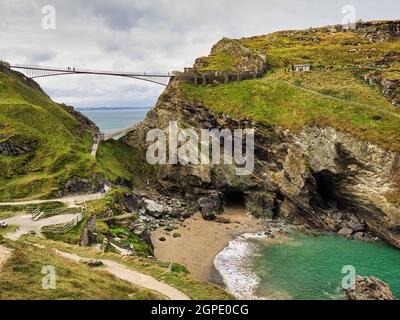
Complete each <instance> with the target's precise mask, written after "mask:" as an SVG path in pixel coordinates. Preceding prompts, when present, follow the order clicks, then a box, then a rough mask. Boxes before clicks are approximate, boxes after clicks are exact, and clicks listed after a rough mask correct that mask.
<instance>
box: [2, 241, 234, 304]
mask: <svg viewBox="0 0 400 320" xmlns="http://www.w3.org/2000/svg"><path fill="white" fill-rule="evenodd" d="M26 240H28V241H29V242H32V243H36V244H38V245H41V246H45V247H47V248H48V251H51V250H50V249H52V248H55V249H58V250H61V251H64V252H69V253H73V254H77V255H79V256H81V257H85V258H90V259H108V260H113V261H116V262H118V263H121V264H123V265H125V266H126V267H128V268H129V269H132V270H135V271H138V272H141V273H144V274H147V275H150V276H152V277H154V278H155V279H157V280H159V281H162V282H165V283H167V284H169V285H170V286H172V287H174V288H176V289H178V290H180V291H182V292H183V293H185V294H187V295H188V296H189V297H190V298H191V299H193V300H232V299H234V298H233V297H232V296H231V295H230V294H228V293H227V292H225V291H224V290H223V289H221V288H220V287H217V286H215V285H213V284H209V283H203V282H199V281H197V280H194V279H193V278H192V277H191V276H190V274H189V273H188V271H186V269H185V267H183V266H180V265H178V264H173V266H172V270H169V267H170V263H168V262H160V261H156V260H152V259H146V258H142V257H122V256H121V255H118V254H114V253H105V254H101V253H99V252H98V251H96V250H93V249H90V248H86V247H78V246H73V245H69V244H65V243H60V242H56V241H50V240H43V239H39V238H32V237H27V238H26ZM0 283H1V281H0ZM0 288H1V287H0Z"/></svg>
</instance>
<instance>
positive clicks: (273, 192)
mask: <svg viewBox="0 0 400 320" xmlns="http://www.w3.org/2000/svg"><path fill="white" fill-rule="evenodd" d="M374 25H375V24H374ZM385 25H386V24H385ZM396 25H397V24H396ZM376 26H379V27H378V29H379V30H381V28H383V27H382V25H381V24H377V25H375V27H376ZM371 28H373V27H371V26H370V25H369V24H366V25H365V28H364V29H363V30H364V31H363V30H360V33H362V35H363V37H364V36H366V35H367V34H370V33H374V31H373V30H371ZM318 30H319V31H316V32H314V31H313V32H312V33H313V37H312V38H311V39H314V38H315V36H316V34H315V33H317V35H318V36H319V37H320V38H322V37H331V36H332V33H331V31H326V32H327V33H328V35H326V34H325V33H323V32H324V31H321V29H318ZM383 30H386V29H385V28H383ZM396 30H397V29H396ZM396 30H394V31H388V33H385V32H383V31H382V32H381V31H379V32H378V31H377V32H378V33H379V36H381V37H383V38H384V40H383V41H386V40H387V39H392V38H393V37H397V36H398V34H397V33H396V32H397V31H396ZM309 32H310V31H305V32H304V34H301V36H300V32H294V33H290V34H291V37H295V39H297V40H293V46H295V45H296V44H297V43H296V41H301V42H304V41H309V40H308V39H310V38H309ZM335 33H336V31H335ZM378 33H377V35H378ZM338 36H340V37H345V38H347V37H349V34H348V33H347V31H346V32H343V33H340V32H339V31H338V34H335V35H334V37H336V38H337V37H338ZM271 37H272V36H271ZM279 37H283V38H285V48H287V47H288V45H287V44H288V43H289V44H290V41H289V42H288V40H287V37H288V32H285V33H283V35H279V36H277V35H274V38H273V41H274V42H275V43H280V41H281V39H280V38H279ZM351 37H358V35H355V34H353V33H352V34H351ZM265 39H268V40H265ZM299 39H300V40H299ZM289 40H290V39H289ZM372 40H373V41H375V40H376V39H375V38H374V39H372ZM372 40H371V41H372ZM227 41H229V40H226V39H224V40H223V41H222V42H220V43H219V44H217V45H216V47H214V49H213V51H212V53H211V55H210V57H208V58H202V59H199V60H197V61H196V63H195V68H207V67H209V66H210V65H211V66H212V68H213V69H214V68H215V67H216V65H217V62H218V61H219V59H221V58H222V57H225V62H226V59H227V58H226V55H227V52H230V51H229V49H227V48H229V45H227V44H226V42H227ZM262 41H267V44H266V48H267V49H266V51H265V53H266V56H267V60H268V65H269V66H270V67H271V68H272V72H280V71H279V68H280V66H282V65H281V64H280V62H278V58H279V57H278V56H277V53H276V51H275V50H276V49H274V48H272V47H271V43H270V41H272V40H271V39H270V38H269V36H265V37H259V38H256V39H254V38H251V39H242V40H241V43H242V44H245V45H246V46H247V48H252V50H253V51H257V52H259V51H260V48H261V47H263V42H262ZM326 41H328V40H326ZM330 41H331V40H329V42H327V44H326V47H323V46H322V45H321V42H319V44H318V46H319V47H318V48H320V50H321V54H326V52H327V50H328V48H330V46H331V42H330ZM360 41H361V40H360ZM388 41H391V40H388ZM254 43H256V44H257V46H256V45H255V44H254ZM307 43H308V42H307ZM310 43H311V44H310V45H311V46H315V43H318V42H317V41H315V40H310ZM232 46H233V47H234V48H235V50H233V51H234V52H236V54H237V52H238V51H237V43H233V44H232ZM342 46H343V47H344V49H343V50H345V51H346V52H348V50H349V48H348V42H347V40H346V42H345V43H344V44H343V45H342ZM289 47H290V45H289ZM302 47H303V49H304V44H303V45H302ZM268 48H269V50H270V51H268ZM338 48H339V49H338V52H339V53H340V50H341V48H342V47H339V46H338ZM279 50H280V51H279V52H281V56H286V55H287V53H286V51H285V50H286V49H284V48H280V49H279ZM396 50H397V49H396ZM221 51H222V52H223V55H222V56H221V55H220V56H218V53H220V52H221ZM233 51H232V52H230V54H231V55H232V56H233V55H235V54H234V53H233ZM269 52H271V54H272V57H271V54H270V55H268V53H269ZM291 52H292V53H293V52H294V51H293V49H292V51H291ZM347 54H348V53H347ZM249 56H251V55H249V54H248V53H247V51H246V53H245V55H244V57H243V59H235V61H247V60H246V57H249ZM279 59H281V58H279ZM309 59H310V58H309ZM319 59H321V56H319ZM324 59H325V60H326V61H327V62H328V61H329V63H330V62H331V60H330V59H332V57H331V55H329V56H328V55H327V56H326V57H324ZM344 59H346V58H344ZM359 59H361V57H359ZM360 61H361V60H360ZM322 62H323V61H322ZM239 64H240V62H239ZM283 66H284V65H283ZM249 68H256V66H255V65H254V64H251V65H247V66H246V67H245V69H246V71H248V69H249ZM324 70H325V69H324ZM324 70H322V71H319V72H320V73H319V74H318V75H320V74H324V76H327V77H329V75H332V74H333V73H331V71H330V69H327V70H326V71H324ZM289 76H291V75H288V76H287V77H289ZM294 76H295V75H293V77H294ZM351 76H353V75H351ZM354 76H355V77H359V73H358V72H357V73H356V74H354ZM269 79H270V80H269ZM268 81H270V82H271V83H272V82H274V81H275V83H276V86H275V87H274V88H273V89H271V90H269V87H268V86H269V85H270V84H269V83H268ZM285 81H286V82H289V81H290V79H289V80H285ZM310 81H311V82H312V74H311V80H310ZM314 81H315V82H314V83H317V82H316V81H317V79H315V80H314ZM337 81H338V82H340V81H341V79H339V80H337ZM357 81H359V80H357ZM282 82H283V81H282V80H276V78H272V77H270V76H268V75H267V76H266V77H265V78H264V79H260V80H250V81H244V82H242V83H238V84H222V85H214V86H206V87H204V89H203V88H197V89H196V88H194V87H191V85H185V84H182V83H181V82H180V81H179V80H178V79H177V80H175V81H173V82H172V83H171V84H170V85H169V86H168V88H167V90H166V91H165V92H164V93H163V94H162V95H161V97H160V98H159V100H158V102H157V105H156V107H155V108H154V109H153V110H152V111H151V112H150V113H149V114H148V116H147V118H146V120H145V121H144V122H143V123H142V124H141V126H139V127H138V129H137V130H136V131H135V132H132V133H131V134H129V135H128V136H126V137H125V138H124V139H123V140H124V142H126V143H128V144H130V145H132V146H134V147H135V148H138V149H139V150H142V152H145V150H146V148H147V146H148V144H146V142H145V141H146V134H147V132H148V130H150V129H154V128H160V129H162V130H165V131H166V130H167V128H168V123H169V121H178V123H179V125H180V127H181V128H195V129H197V130H198V129H200V128H205V129H211V128H215V129H231V130H234V129H237V128H242V129H244V128H251V129H255V132H256V135H255V170H254V172H253V174H251V175H249V176H237V175H236V174H235V169H236V168H235V166H234V165H161V166H159V167H158V170H157V174H158V181H159V186H158V187H159V190H161V192H164V193H168V194H172V193H174V194H176V195H179V196H181V197H185V198H186V199H187V200H190V202H191V203H197V204H198V209H200V210H202V211H203V215H204V217H205V218H213V217H215V215H217V214H218V213H219V212H220V211H221V209H222V207H223V206H224V204H225V203H226V202H228V201H230V199H232V197H233V198H236V199H240V200H239V201H243V203H244V205H245V206H246V208H247V210H248V211H249V212H250V213H251V214H253V215H254V216H256V217H260V218H272V219H283V220H286V221H291V222H294V223H299V224H305V225H308V226H313V227H317V228H321V229H325V230H330V231H334V232H338V233H339V234H341V235H343V236H345V237H349V238H357V239H371V237H373V236H378V237H381V238H384V239H386V240H387V241H388V242H390V243H392V244H393V245H395V246H398V247H400V207H399V202H398V194H399V186H400V185H399V181H400V180H399V174H400V171H399V168H400V157H399V153H398V150H400V149H398V148H397V142H395V141H397V140H396V139H397V138H395V140H390V139H392V138H391V137H392V136H391V135H389V134H388V132H387V131H385V132H383V131H381V129H380V128H379V126H380V125H383V122H385V121H386V120H383V118H382V117H380V116H377V115H376V113H375V114H374V113H372V114H371V115H369V110H368V109H365V111H361V114H360V116H359V117H360V118H365V121H364V120H363V121H364V122H363V123H359V122H358V121H359V119H360V118H356V119H357V120H354V118H351V119H349V120H347V119H346V117H348V115H349V114H351V113H352V112H354V110H355V109H357V112H360V107H359V105H357V104H358V103H359V102H358V101H359V100H358V99H360V98H363V97H364V95H366V96H367V95H369V94H372V93H373V92H374V93H373V95H376V93H375V91H372V90H374V89H370V87H368V86H367V85H366V84H363V83H361V82H360V84H359V87H357V88H354V90H355V91H357V94H355V98H354V99H357V104H356V105H354V109H353V107H350V106H351V105H352V104H353V101H352V100H351V99H349V100H346V99H348V97H350V96H348V97H346V99H344V98H340V99H339V98H338V97H337V96H335V94H336V93H335V91H334V90H335V89H333V88H334V86H336V85H337V84H333V83H331V82H329V83H327V84H325V85H326V86H328V87H327V88H324V97H323V98H321V99H320V97H321V95H322V93H321V92H322V90H321V92H319V91H317V90H315V93H314V91H313V90H310V89H308V88H303V87H300V85H299V83H296V84H295V86H294V87H291V88H290V90H291V91H293V93H292V92H291V91H290V93H289V91H288V90H286V91H285V92H283V93H282V92H280V91H279V90H278V89H279V86H280V85H281V84H282ZM286 82H285V83H286ZM329 85H331V86H332V87H331V88H329ZM198 87H199V86H198ZM200 87H201V86H200ZM264 87H265V88H266V89H265V90H266V91H262V90H264ZM282 88H283V87H282ZM267 89H268V90H267ZM285 89H286V88H285ZM188 90H189V92H196V95H188V93H187V92H188ZM294 90H296V92H295V93H296V94H297V92H301V94H302V96H301V97H302V100H299V99H294V101H291V100H290V99H291V98H292V97H293V96H294ZM304 90H306V91H307V90H308V91H307V94H308V93H309V94H310V96H308V95H306V96H305V95H304V94H303V92H304ZM328 90H329V91H328ZM345 90H347V89H344V91H345ZM214 92H215V94H213V93H214ZM366 92H368V93H366ZM203 93H204V94H203ZM283 94H286V96H284V97H282V95H283ZM299 94H300V93H299ZM329 94H331V95H329ZM352 94H353V92H352ZM278 95H279V96H278ZM325 96H326V97H325ZM232 97H234V98H235V99H237V100H234V102H232ZM245 97H246V98H245ZM277 97H279V99H278V98H277ZM285 97H286V100H285ZM218 99H219V100H218ZM374 99H375V98H374ZM338 100H343V108H349V110H348V111H347V113H341V114H340V115H339V114H338V113H337V111H332V109H334V108H337V104H338V103H339V102H340V101H339V102H338ZM271 101H272V102H271ZM279 101H282V104H280V102H279ZM285 101H286V102H285ZM332 101H334V102H332ZM346 101H347V102H346ZM375 101H383V100H381V98H379V97H378V96H376V99H375V100H374V102H375ZM330 103H332V106H329V104H330ZM380 103H382V102H380ZM264 104H265V106H264ZM287 104H289V106H290V107H293V109H288V107H287ZM310 104H311V105H315V107H313V108H312V109H310V110H312V111H310V113H309V114H307V116H309V115H310V114H311V115H313V116H312V118H310V119H309V120H307V121H304V116H303V115H302V109H304V108H308V106H309V105H310ZM333 104H334V106H333ZM382 104H384V103H382ZM253 105H254V106H253ZM356 106H357V107H356ZM365 108H367V107H365ZM379 108H386V106H383V105H382V107H377V109H376V110H375V111H376V112H377V113H379V112H381V111H382V110H379ZM247 110H249V111H247ZM271 110H272V111H271ZM282 110H285V112H289V111H288V110H290V112H292V113H290V114H289V113H286V116H281V114H280V112H282ZM316 110H317V111H318V112H320V114H316V112H317V111H316ZM383 111H385V110H383ZM383 111H382V112H383ZM331 112H332V115H330V113H331ZM341 112H342V111H341ZM362 112H366V114H363V113H362ZM338 116H339V118H337V117H338ZM330 117H331V118H330ZM383 117H384V118H385V119H386V116H383ZM288 119H290V123H289V124H290V125H289V124H288ZM332 119H334V120H332ZM278 120H279V121H280V122H279V121H278ZM331 120H332V121H331ZM381 120H382V122H381V123H379V122H377V121H381ZM347 121H348V122H347ZM390 121H393V122H394V125H393V128H396V127H397V128H398V124H399V122H398V120H396V118H394V120H393V118H391V120H390ZM358 125H360V126H362V127H360V128H358V127H357V126H358ZM369 125H371V128H369V127H368V126H369ZM385 125H387V124H386V122H385ZM374 130H375V131H376V132H374ZM395 130H397V129H395ZM353 133H354V134H353ZM384 134H386V135H387V136H386V137H387V138H386V142H388V141H392V142H393V144H392V145H394V146H395V147H394V148H387V147H386V145H385V143H384V142H382V143H375V141H378V142H379V141H380V140H379V139H381V138H382V141H384V140H385V138H384V137H385V136H384ZM380 135H382V136H380ZM377 136H379V139H378V140H376V139H375V138H376V137H377ZM368 137H371V140H370V139H369V138H368ZM393 137H395V135H394V136H393Z"/></svg>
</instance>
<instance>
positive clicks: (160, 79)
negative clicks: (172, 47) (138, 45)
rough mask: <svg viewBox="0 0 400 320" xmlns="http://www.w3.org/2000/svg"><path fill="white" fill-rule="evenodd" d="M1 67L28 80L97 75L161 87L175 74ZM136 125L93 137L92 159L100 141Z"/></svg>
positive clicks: (118, 135) (19, 65)
mask: <svg viewBox="0 0 400 320" xmlns="http://www.w3.org/2000/svg"><path fill="white" fill-rule="evenodd" d="M1 63H2V65H3V66H5V67H7V68H8V69H15V70H18V71H20V72H22V73H23V74H24V75H25V76H26V77H28V78H30V79H38V78H47V77H56V76H66V75H97V76H113V77H123V78H130V79H135V80H141V81H146V82H150V83H154V84H158V85H162V86H165V87H166V86H167V85H168V83H169V81H170V80H171V79H172V78H174V77H175V74H176V72H168V73H146V72H125V71H100V70H88V69H81V68H75V67H66V68H62V67H43V66H34V65H23V64H9V63H6V62H2V61H1ZM136 127H137V124H135V125H132V126H129V127H127V128H123V129H121V130H116V131H113V132H109V133H98V134H95V135H94V136H93V147H92V150H91V155H92V157H94V158H96V155H97V150H98V148H99V145H100V143H101V142H102V141H108V140H111V139H113V138H115V137H120V136H124V135H126V134H128V133H129V132H131V131H133V130H135V128H136Z"/></svg>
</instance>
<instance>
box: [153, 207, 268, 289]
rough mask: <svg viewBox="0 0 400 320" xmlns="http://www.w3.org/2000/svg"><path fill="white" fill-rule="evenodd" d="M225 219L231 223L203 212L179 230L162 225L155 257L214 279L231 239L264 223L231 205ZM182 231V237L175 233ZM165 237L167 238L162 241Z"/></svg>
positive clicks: (155, 235)
mask: <svg viewBox="0 0 400 320" xmlns="http://www.w3.org/2000/svg"><path fill="white" fill-rule="evenodd" d="M220 217H221V218H227V219H229V221H230V223H228V224H226V223H218V222H215V221H205V220H204V219H203V218H202V216H201V215H200V214H196V215H194V216H193V217H191V218H190V219H187V220H186V221H184V222H181V223H179V224H177V226H178V227H179V228H178V229H177V230H174V231H172V232H167V231H165V230H164V229H162V228H160V229H158V230H157V231H155V232H153V234H152V241H153V243H154V246H155V256H156V257H157V258H158V259H159V260H161V261H168V262H169V261H172V262H177V263H180V264H182V265H184V266H186V267H187V268H188V270H189V271H190V273H191V275H192V276H193V277H194V278H195V279H198V280H200V281H213V282H215V279H213V278H212V277H213V276H215V274H214V275H213V272H212V271H213V269H214V259H215V256H216V255H217V254H218V253H219V252H221V251H222V250H223V249H224V248H225V247H226V246H227V245H228V244H229V241H231V240H233V239H235V238H236V237H237V236H238V235H240V234H242V233H245V232H258V231H262V230H263V226H262V225H261V224H260V223H259V222H258V221H257V219H255V218H253V217H249V216H247V215H246V212H245V209H244V208H242V207H232V208H227V209H226V211H225V213H224V214H223V215H221V216H220ZM174 233H179V234H180V235H181V237H180V238H174V237H173V234H174ZM161 237H165V238H166V239H167V240H166V241H160V238H161Z"/></svg>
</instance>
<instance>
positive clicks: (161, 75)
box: [11, 64, 172, 78]
mask: <svg viewBox="0 0 400 320" xmlns="http://www.w3.org/2000/svg"><path fill="white" fill-rule="evenodd" d="M11 68H17V69H31V70H42V71H54V72H69V73H93V74H106V75H126V76H141V77H159V78H170V77H171V76H172V74H171V73H170V72H168V73H158V72H126V71H108V70H92V69H83V68H76V67H66V68H62V67H60V68H59V67H45V66H38V65H22V64H12V65H11Z"/></svg>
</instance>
